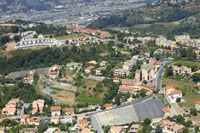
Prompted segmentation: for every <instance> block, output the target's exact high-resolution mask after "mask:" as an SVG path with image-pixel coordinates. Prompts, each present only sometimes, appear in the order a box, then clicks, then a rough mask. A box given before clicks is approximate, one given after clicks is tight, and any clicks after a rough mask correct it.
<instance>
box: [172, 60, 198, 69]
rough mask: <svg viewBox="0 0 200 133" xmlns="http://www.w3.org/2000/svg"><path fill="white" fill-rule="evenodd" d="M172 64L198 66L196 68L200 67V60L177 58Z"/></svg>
mask: <svg viewBox="0 0 200 133" xmlns="http://www.w3.org/2000/svg"><path fill="white" fill-rule="evenodd" d="M171 64H172V65H181V66H187V67H190V68H194V67H197V68H196V69H200V62H199V61H185V60H177V61H174V62H172V63H171Z"/></svg>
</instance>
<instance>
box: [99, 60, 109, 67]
mask: <svg viewBox="0 0 200 133" xmlns="http://www.w3.org/2000/svg"><path fill="white" fill-rule="evenodd" d="M107 64H108V62H107V61H102V62H101V63H100V64H99V65H100V66H106V65H107Z"/></svg>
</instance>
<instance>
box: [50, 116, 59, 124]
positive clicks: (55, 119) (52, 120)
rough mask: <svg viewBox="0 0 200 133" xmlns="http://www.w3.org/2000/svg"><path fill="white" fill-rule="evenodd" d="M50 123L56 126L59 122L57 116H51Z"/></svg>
mask: <svg viewBox="0 0 200 133" xmlns="http://www.w3.org/2000/svg"><path fill="white" fill-rule="evenodd" d="M50 122H51V123H54V124H58V123H59V122H60V117H59V116H52V117H51V121H50Z"/></svg>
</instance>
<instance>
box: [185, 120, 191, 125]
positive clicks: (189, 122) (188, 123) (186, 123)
mask: <svg viewBox="0 0 200 133" xmlns="http://www.w3.org/2000/svg"><path fill="white" fill-rule="evenodd" d="M184 125H185V126H186V127H190V126H192V121H191V120H188V121H187V122H185V124H184Z"/></svg>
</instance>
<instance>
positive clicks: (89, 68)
mask: <svg viewBox="0 0 200 133" xmlns="http://www.w3.org/2000/svg"><path fill="white" fill-rule="evenodd" d="M92 69H94V66H89V67H86V68H85V70H92Z"/></svg>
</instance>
